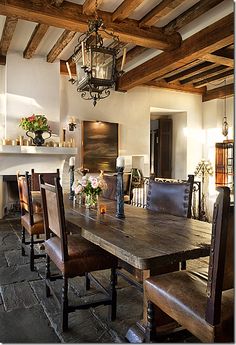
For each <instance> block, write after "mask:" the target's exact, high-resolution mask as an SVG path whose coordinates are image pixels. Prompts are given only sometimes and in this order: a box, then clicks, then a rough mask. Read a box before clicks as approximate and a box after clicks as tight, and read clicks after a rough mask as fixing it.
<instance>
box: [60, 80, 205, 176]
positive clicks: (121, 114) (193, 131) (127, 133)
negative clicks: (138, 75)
mask: <svg viewBox="0 0 236 345" xmlns="http://www.w3.org/2000/svg"><path fill="white" fill-rule="evenodd" d="M151 106H152V107H158V108H168V109H173V110H179V111H183V112H186V114H187V127H188V133H190V134H186V135H187V137H186V147H187V159H186V164H187V166H186V173H185V175H187V174H190V173H193V172H194V169H195V166H196V165H197V163H198V161H199V160H200V159H201V158H202V141H201V137H200V134H201V133H202V131H201V127H202V102H201V96H199V95H192V94H187V93H180V92H175V91H174V92H170V91H167V90H164V89H156V88H149V87H137V88H134V89H132V90H130V91H128V92H127V93H119V92H112V94H111V96H109V97H108V98H107V99H105V100H101V101H100V102H98V104H97V105H96V107H94V106H93V104H92V101H85V100H83V99H81V96H80V94H79V93H78V92H77V91H76V87H75V85H71V84H70V83H69V82H68V78H67V77H62V78H61V123H62V126H64V124H65V123H66V120H67V118H68V117H71V116H75V117H76V118H77V120H78V119H79V120H81V121H83V120H100V121H109V122H117V123H119V125H120V144H119V154H120V155H122V156H130V155H131V156H132V155H135V156H136V155H141V156H142V155H143V156H144V175H145V176H149V152H150V107H151ZM199 133H200V134H199ZM73 135H75V136H76V137H77V143H78V145H80V140H81V137H80V131H79V130H76V134H75V133H74V134H73ZM196 147H197V148H198V149H197V152H196V153H195V154H194V155H193V154H192V151H191V150H193V149H196ZM80 164H81V163H80V157H79V156H78V157H77V159H76V165H77V166H79V165H80Z"/></svg>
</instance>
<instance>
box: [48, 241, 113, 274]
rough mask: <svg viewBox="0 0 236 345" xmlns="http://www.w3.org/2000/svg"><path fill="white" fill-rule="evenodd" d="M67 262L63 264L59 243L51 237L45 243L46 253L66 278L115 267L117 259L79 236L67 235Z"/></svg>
mask: <svg viewBox="0 0 236 345" xmlns="http://www.w3.org/2000/svg"><path fill="white" fill-rule="evenodd" d="M67 241H68V260H67V261H66V262H63V260H62V251H61V241H60V239H59V238H58V237H52V238H50V239H48V240H47V241H46V242H45V250H46V253H47V254H48V255H49V256H50V258H51V260H52V261H53V262H54V263H55V264H56V265H57V267H58V268H59V270H61V272H62V273H63V274H64V275H65V276H66V277H68V278H72V277H75V276H78V275H80V274H81V275H84V272H91V271H96V270H104V269H108V268H111V266H114V267H116V265H117V258H116V257H114V256H113V255H111V254H109V253H108V252H106V251H104V250H103V249H101V248H100V247H98V246H96V245H94V244H92V243H90V242H89V241H87V240H86V239H84V238H82V237H81V236H80V235H68V236H67Z"/></svg>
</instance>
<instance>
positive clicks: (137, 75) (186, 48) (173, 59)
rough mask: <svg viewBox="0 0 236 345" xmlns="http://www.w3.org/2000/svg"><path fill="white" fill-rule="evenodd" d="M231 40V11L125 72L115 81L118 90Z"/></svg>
mask: <svg viewBox="0 0 236 345" xmlns="http://www.w3.org/2000/svg"><path fill="white" fill-rule="evenodd" d="M233 41H234V14H233V13H232V14H229V15H228V16H226V17H224V18H222V19H221V20H219V21H217V22H215V23H214V24H211V25H209V26H208V27H206V28H205V29H203V30H201V31H199V32H198V33H196V34H194V35H193V36H191V37H189V38H187V39H186V40H185V41H183V43H182V45H181V47H180V48H178V49H176V50H175V51H173V52H164V53H161V54H159V55H157V56H155V57H153V58H152V59H150V60H148V61H146V62H144V63H143V64H141V65H139V66H137V67H136V68H134V69H132V70H130V71H129V72H127V73H125V74H124V75H123V76H122V77H121V78H120V80H119V84H118V89H119V90H121V91H125V90H128V89H131V88H133V87H134V86H137V85H140V84H143V83H146V82H148V81H150V80H153V79H155V78H157V77H159V76H163V75H165V74H167V73H169V72H171V71H172V70H173V69H177V68H179V67H182V66H184V65H186V64H188V63H190V62H192V61H194V60H196V59H199V58H201V57H202V56H204V55H205V54H206V53H211V52H214V51H215V50H217V49H220V48H223V47H225V46H227V45H229V44H232V43H233Z"/></svg>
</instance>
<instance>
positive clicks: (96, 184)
mask: <svg viewBox="0 0 236 345" xmlns="http://www.w3.org/2000/svg"><path fill="white" fill-rule="evenodd" d="M106 188H107V185H106V183H105V181H104V179H103V176H102V175H101V174H100V175H99V176H98V177H94V176H87V175H85V176H82V178H81V180H78V181H75V182H74V184H73V187H72V189H73V190H74V192H75V194H76V199H77V198H78V200H79V203H82V199H83V196H85V206H86V208H91V207H94V208H95V207H97V202H98V196H99V195H100V194H101V192H102V190H103V189H106Z"/></svg>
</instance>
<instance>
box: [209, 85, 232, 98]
mask: <svg viewBox="0 0 236 345" xmlns="http://www.w3.org/2000/svg"><path fill="white" fill-rule="evenodd" d="M233 95H234V84H228V85H224V86H221V87H217V88H215V89H212V90H209V91H206V92H205V93H204V94H203V95H202V101H203V102H207V101H210V100H212V99H216V98H224V97H230V96H233Z"/></svg>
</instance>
